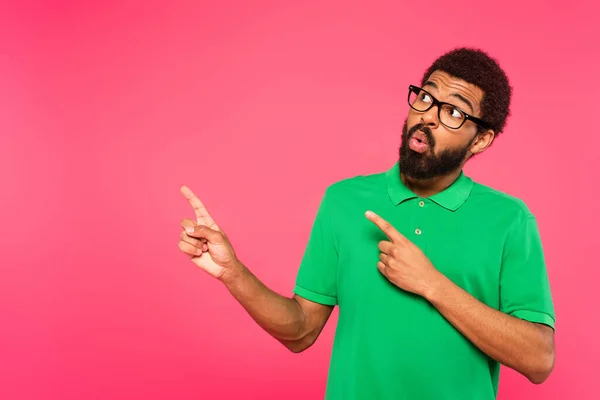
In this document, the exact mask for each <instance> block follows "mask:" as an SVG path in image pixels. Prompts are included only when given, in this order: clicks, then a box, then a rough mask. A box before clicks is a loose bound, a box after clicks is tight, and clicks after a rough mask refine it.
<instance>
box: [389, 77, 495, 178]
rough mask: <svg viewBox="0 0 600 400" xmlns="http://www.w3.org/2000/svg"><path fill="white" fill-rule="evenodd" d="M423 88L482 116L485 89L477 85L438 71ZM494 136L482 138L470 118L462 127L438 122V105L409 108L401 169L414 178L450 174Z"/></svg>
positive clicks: (469, 112)
mask: <svg viewBox="0 0 600 400" xmlns="http://www.w3.org/2000/svg"><path fill="white" fill-rule="evenodd" d="M423 89H424V90H426V91H427V92H429V93H431V95H433V96H434V97H435V98H436V99H438V100H439V101H443V102H447V103H451V104H452V105H455V106H457V107H458V108H460V109H461V110H463V111H465V112H466V113H467V114H470V115H472V116H474V117H481V108H480V105H481V101H482V100H483V91H482V90H481V89H480V88H479V87H477V86H475V85H472V84H470V83H467V82H465V81H463V80H460V79H457V78H454V77H452V76H451V75H448V74H447V73H445V72H441V71H435V72H434V73H433V74H431V76H430V77H429V79H428V80H427V82H426V83H425V85H424V86H423ZM490 132H491V131H490ZM483 136H486V135H483ZM492 139H493V134H490V133H488V134H487V137H486V138H483V139H482V136H481V135H477V125H475V124H474V123H472V122H471V121H466V122H465V123H464V124H463V126H462V127H460V128H459V129H450V128H448V127H446V126H445V125H443V124H442V123H440V121H439V118H438V107H432V108H431V109H429V110H428V111H425V112H418V111H415V110H413V109H412V108H409V112H408V117H407V118H406V121H405V122H404V127H403V129H402V144H401V146H400V170H401V171H402V173H403V174H405V175H406V176H407V177H409V178H413V179H432V178H436V177H440V176H445V175H448V174H450V173H452V172H453V171H456V170H457V169H459V168H460V167H462V165H463V164H464V162H466V160H467V159H468V158H469V157H470V156H471V155H472V154H473V153H479V152H481V151H483V150H484V149H485V148H486V147H487V146H489V144H490V143H491V140H492ZM482 140H483V142H482Z"/></svg>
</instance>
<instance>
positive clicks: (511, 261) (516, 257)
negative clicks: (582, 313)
mask: <svg viewBox="0 0 600 400" xmlns="http://www.w3.org/2000/svg"><path fill="white" fill-rule="evenodd" d="M500 310H501V311H503V312H505V313H507V314H508V315H512V316H514V317H517V318H521V319H524V320H527V321H530V322H536V323H541V324H545V325H548V326H550V327H551V328H552V329H554V323H555V315H554V305H553V301H552V294H551V291H550V283H549V279H548V273H547V271H546V262H545V258H544V251H543V248H542V242H541V238H540V233H539V229H538V225H537V222H536V219H535V217H534V216H532V215H528V216H526V217H525V218H524V220H522V221H521V222H520V223H519V224H518V226H516V229H515V230H514V231H513V232H512V234H511V236H510V237H509V238H508V241H507V247H506V252H505V253H504V257H503V260H502V269H501V273H500Z"/></svg>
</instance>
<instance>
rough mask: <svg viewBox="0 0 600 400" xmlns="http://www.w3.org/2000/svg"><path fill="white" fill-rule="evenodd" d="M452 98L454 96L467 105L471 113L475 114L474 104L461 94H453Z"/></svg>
mask: <svg viewBox="0 0 600 400" xmlns="http://www.w3.org/2000/svg"><path fill="white" fill-rule="evenodd" d="M450 96H454V97H456V98H457V99H459V100H461V101H462V102H463V103H465V104H466V105H468V106H469V108H470V109H471V112H474V111H473V110H474V108H473V104H471V102H470V101H469V100H467V99H466V98H465V97H464V96H462V95H461V94H459V93H452V94H451V95H450Z"/></svg>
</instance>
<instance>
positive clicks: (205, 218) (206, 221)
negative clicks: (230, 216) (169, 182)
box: [181, 186, 218, 229]
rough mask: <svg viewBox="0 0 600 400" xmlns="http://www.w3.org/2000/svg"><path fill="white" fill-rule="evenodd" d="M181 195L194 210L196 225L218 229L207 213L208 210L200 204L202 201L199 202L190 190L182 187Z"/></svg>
mask: <svg viewBox="0 0 600 400" xmlns="http://www.w3.org/2000/svg"><path fill="white" fill-rule="evenodd" d="M181 193H182V194H183V196H184V197H185V198H186V199H187V200H188V201H189V202H190V205H191V206H192V208H193V209H194V213H195V214H196V219H197V222H198V224H202V225H206V226H208V227H210V228H213V229H218V227H217V224H216V223H215V221H214V220H213V219H212V217H211V216H210V214H209V213H208V210H207V209H206V207H205V206H204V204H202V201H200V199H199V198H198V196H196V195H195V194H194V192H192V191H191V189H190V188H188V187H187V186H183V187H182V188H181Z"/></svg>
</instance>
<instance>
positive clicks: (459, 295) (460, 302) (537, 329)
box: [425, 277, 554, 383]
mask: <svg viewBox="0 0 600 400" xmlns="http://www.w3.org/2000/svg"><path fill="white" fill-rule="evenodd" d="M425 298H426V299H427V300H428V301H429V302H430V303H431V304H433V306H435V307H436V308H437V309H438V311H439V312H440V313H441V314H442V315H443V316H444V317H445V318H446V319H447V320H448V321H449V322H450V323H451V324H452V325H453V326H454V327H455V328H456V329H457V330H458V331H460V332H461V333H462V334H463V335H464V336H465V337H466V338H467V339H469V340H470V341H471V342H472V343H473V344H474V345H475V346H477V347H478V348H479V349H480V350H481V351H482V352H484V353H485V354H487V355H488V356H489V357H491V358H493V359H494V360H496V361H498V362H500V363H501V364H504V365H506V366H508V367H510V368H512V369H514V370H516V371H518V372H520V373H521V374H523V375H524V376H526V377H527V378H528V379H529V380H530V381H531V382H533V383H542V382H543V381H544V380H545V379H546V378H547V377H548V375H549V374H550V372H551V371H552V368H553V366H554V341H553V336H552V332H551V328H550V327H546V326H540V325H538V324H534V323H531V322H528V321H524V320H521V319H519V318H516V317H512V316H510V315H507V314H505V313H503V312H501V311H498V310H495V309H493V308H491V307H488V306H487V305H485V304H483V303H482V302H480V301H479V300H478V299H476V298H475V297H473V296H471V295H470V294H469V293H467V292H466V291H464V290H463V289H461V288H460V287H458V286H457V285H455V284H454V283H453V282H452V281H450V280H449V279H447V278H446V277H440V280H439V282H438V284H436V285H434V286H433V289H432V290H430V291H429V293H427V294H426V295H425Z"/></svg>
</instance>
